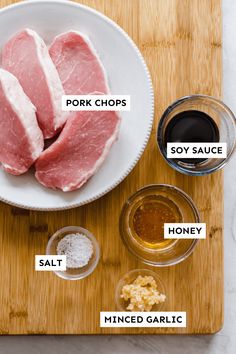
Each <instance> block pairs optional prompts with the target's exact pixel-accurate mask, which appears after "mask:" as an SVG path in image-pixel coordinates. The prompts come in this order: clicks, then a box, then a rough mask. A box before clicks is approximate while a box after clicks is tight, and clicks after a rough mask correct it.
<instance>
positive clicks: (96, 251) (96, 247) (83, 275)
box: [46, 226, 100, 280]
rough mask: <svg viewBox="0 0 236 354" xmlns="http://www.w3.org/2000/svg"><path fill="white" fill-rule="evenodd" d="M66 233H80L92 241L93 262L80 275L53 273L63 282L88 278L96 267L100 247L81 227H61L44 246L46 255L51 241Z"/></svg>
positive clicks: (94, 238) (48, 253) (61, 272)
mask: <svg viewBox="0 0 236 354" xmlns="http://www.w3.org/2000/svg"><path fill="white" fill-rule="evenodd" d="M66 231H71V232H73V231H74V233H79V232H80V233H82V234H84V235H85V236H86V237H88V238H89V239H90V241H92V244H93V248H94V255H95V260H94V262H93V263H92V264H91V266H90V267H89V268H88V269H87V270H86V271H85V272H83V273H81V274H73V275H68V274H67V273H66V271H57V270H55V271H53V272H54V273H55V274H56V275H57V276H58V277H60V278H62V279H65V280H81V279H84V278H86V277H87V276H89V275H90V274H91V273H92V272H93V271H94V270H95V269H96V267H97V265H98V262H99V259H100V246H99V243H98V241H97V239H96V237H95V236H94V235H93V234H92V233H91V232H90V231H89V230H88V229H85V228H83V227H81V226H65V227H62V228H61V229H58V230H57V231H56V232H55V233H54V234H53V235H52V236H51V237H50V238H49V240H48V243H47V246H46V255H51V252H50V248H51V246H52V243H53V241H54V240H55V239H56V238H57V237H58V236H59V235H60V234H62V233H64V232H66Z"/></svg>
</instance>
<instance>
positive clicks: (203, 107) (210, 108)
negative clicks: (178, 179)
mask: <svg viewBox="0 0 236 354" xmlns="http://www.w3.org/2000/svg"><path fill="white" fill-rule="evenodd" d="M188 110H195V111H201V112H204V113H206V114H207V115H209V116H210V117H211V118H212V119H213V120H214V122H215V124H216V125H217V127H218V130H219V142H220V143H226V144H227V156H226V158H209V159H206V160H205V161H203V162H199V163H196V164H192V163H187V162H183V161H181V160H178V159H170V158H168V157H167V146H166V141H165V132H166V128H167V126H168V124H169V123H170V121H171V120H172V118H174V117H175V116H176V115H177V114H179V113H180V112H184V111H188ZM235 126H236V119H235V116H234V114H233V112H232V111H231V110H230V109H229V107H227V106H226V105H225V104H224V103H223V102H222V101H220V100H218V99H216V98H214V97H211V96H207V95H191V96H185V97H182V98H180V99H178V100H177V101H175V102H173V103H172V104H171V105H170V106H169V107H168V108H167V109H166V110H165V112H164V113H163V115H162V117H161V119H160V122H159V125H158V129H157V142H158V146H159V149H160V152H161V154H162V156H163V157H164V159H165V160H166V161H167V163H168V164H169V165H170V166H171V167H173V168H174V169H175V170H177V171H179V172H182V173H185V174H187V175H192V176H203V175H207V174H210V173H213V172H215V171H217V170H219V169H221V168H222V167H224V166H225V164H226V163H227V162H228V161H229V159H230V157H231V156H232V154H233V152H234V149H235V142H236V129H235Z"/></svg>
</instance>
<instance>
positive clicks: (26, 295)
mask: <svg viewBox="0 0 236 354" xmlns="http://www.w3.org/2000/svg"><path fill="white" fill-rule="evenodd" d="M13 2H16V1H10V0H9V1H8V0H0V4H1V6H5V5H8V4H10V3H13ZM81 2H82V3H84V4H87V5H89V6H91V7H94V8H96V9H97V10H99V11H101V12H103V13H105V14H106V15H107V16H109V17H111V18H112V19H113V20H115V21H116V22H117V23H118V24H119V25H120V26H121V27H123V28H124V29H125V30H126V31H127V32H128V34H129V35H130V36H131V38H133V39H134V41H135V42H136V43H137V45H138V46H139V48H140V50H141V52H142V53H143V55H144V57H145V59H146V61H147V64H148V66H149V69H150V72H151V75H152V79H153V84H154V88H155V103H156V110H155V123H154V127H153V131H152V135H151V139H150V141H149V144H148V147H147V148H146V150H145V153H144V155H143V157H142V158H141V160H140V162H139V163H138V164H137V166H136V167H135V168H134V170H133V171H132V172H131V173H130V175H129V176H128V177H127V178H126V179H125V181H123V182H122V183H121V184H120V185H119V186H118V187H117V188H115V189H114V190H113V191H112V192H110V193H109V194H107V195H106V196H104V197H103V198H101V199H99V200H98V201H95V202H93V203H91V204H88V205H86V206H84V207H80V208H76V209H73V210H67V211H58V212H36V211H27V210H22V209H17V208H14V207H11V206H8V205H6V204H3V203H1V207H0V250H1V253H0V333H1V334H85V333H90V334H98V333H99V334H105V333H114V334H118V333H125V334H131V333H132V334H138V333H156V334H159V333H160V334H161V333H178V334H183V333H214V332H216V331H218V330H219V329H220V328H221V326H222V323H223V234H222V228H223V179H222V173H221V172H217V173H215V174H214V175H211V176H206V177H196V178H195V177H187V176H184V175H182V174H179V173H177V172H175V171H174V170H172V169H171V168H170V167H168V165H167V164H166V162H165V161H164V160H163V158H162V157H161V155H160V153H159V151H158V150H157V146H156V138H155V134H156V133H155V132H156V128H157V123H158V120H159V118H160V115H161V113H162V112H163V110H164V109H165V108H166V106H167V105H169V104H170V103H171V102H172V101H173V100H175V99H176V98H179V97H180V96H183V95H188V94H193V93H204V94H208V95H213V96H215V97H220V96H221V74H222V65H221V64H222V62H221V55H222V43H221V1H220V0H84V1H81ZM144 118H145V117H144ZM149 183H169V184H173V185H175V186H177V187H179V188H182V189H183V190H184V191H185V192H187V193H188V194H189V195H190V196H191V197H192V198H193V200H194V201H195V203H196V205H197V206H198V208H199V210H200V214H201V218H202V222H206V223H207V231H208V234H207V239H206V240H201V241H200V242H199V244H198V246H197V248H196V250H195V251H194V253H193V255H192V256H191V257H190V258H188V259H187V260H186V261H184V262H183V263H181V264H178V265H176V266H174V267H170V268H161V269H158V268H157V269H156V268H154V270H155V271H156V272H157V273H159V275H160V276H161V278H163V281H164V283H165V285H166V292H167V296H168V302H167V304H166V307H165V309H166V310H167V311H168V310H169V311H187V328H172V329H170V328H163V329H159V328H149V329H130V328H125V329H119V328H113V329H109V328H104V329H101V328H100V327H99V313H100V311H101V310H103V311H114V310H115V309H116V308H115V303H114V290H115V286H116V284H117V282H118V280H119V279H120V277H121V276H122V275H123V274H124V273H126V272H127V271H128V270H131V269H134V268H137V267H139V268H140V267H143V268H148V266H145V265H143V264H142V263H140V262H138V261H136V260H135V258H134V257H133V256H132V255H130V254H129V253H128V251H127V250H126V248H125V247H124V245H123V244H122V242H121V239H120V235H119V230H118V220H119V215H120V211H121V208H122V205H123V203H124V202H125V200H126V199H127V198H128V197H129V196H130V195H131V194H132V193H133V192H135V191H136V190H137V189H138V188H140V187H142V186H144V185H146V184H149ZM66 225H81V226H83V227H85V228H88V229H89V230H90V231H91V232H92V233H94V235H96V237H97V239H98V241H99V243H100V246H101V250H102V255H101V260H100V263H99V266H98V267H97V269H96V271H95V272H94V273H93V274H92V275H91V276H90V277H88V278H87V279H84V280H81V281H74V282H69V281H65V280H62V279H59V278H58V277H57V276H55V275H54V274H53V273H48V272H35V271H34V256H35V254H43V253H44V252H45V247H46V244H47V241H48V238H49V237H50V236H51V235H52V234H53V233H54V232H55V231H56V230H58V229H59V228H61V227H63V226H66Z"/></svg>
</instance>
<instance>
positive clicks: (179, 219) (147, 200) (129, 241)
mask: <svg viewBox="0 0 236 354" xmlns="http://www.w3.org/2000/svg"><path fill="white" fill-rule="evenodd" d="M198 222H200V217H199V212H198V210H197V208H196V206H195V205H194V203H193V201H192V199H191V198H190V197H189V196H188V195H187V194H186V193H185V192H183V191H182V190H181V189H179V188H177V187H174V186H171V185H167V184H152V185H147V186H145V187H143V188H142V189H140V190H138V191H137V192H136V193H134V194H133V195H132V196H131V197H130V198H129V199H128V200H127V201H126V203H125V205H124V206H123V209H122V212H121V216H120V234H121V238H122V240H123V242H124V244H125V245H126V247H127V248H128V250H129V251H130V252H131V253H132V254H133V255H135V256H136V257H137V258H138V259H140V260H141V261H142V262H144V263H146V264H149V265H152V266H156V267H164V266H170V265H175V264H177V263H180V262H181V261H183V260H185V259H186V258H187V257H188V256H189V255H190V254H191V253H192V252H193V250H194V248H195V246H196V244H197V242H198V240H197V239H165V238H164V224H165V223H198Z"/></svg>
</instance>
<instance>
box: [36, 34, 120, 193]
mask: <svg viewBox="0 0 236 354" xmlns="http://www.w3.org/2000/svg"><path fill="white" fill-rule="evenodd" d="M50 54H51V56H52V59H53V62H54V63H55V65H56V68H57V70H58V72H59V75H60V78H61V80H62V83H63V87H64V90H65V92H66V94H89V93H94V92H98V91H99V92H100V93H107V92H108V91H109V89H108V85H107V80H106V75H105V72H104V69H103V66H102V64H101V63H100V60H99V59H98V57H97V56H96V54H95V50H94V49H93V48H92V46H91V43H89V41H88V40H87V39H84V38H83V36H82V35H81V34H79V33H76V32H68V33H65V34H62V35H60V36H58V37H56V39H55V40H54V42H53V44H52V46H51V48H50ZM119 125H120V118H119V116H118V114H117V113H116V112H112V111H101V112H86V111H83V112H82V111H80V112H76V113H71V114H70V115H69V118H68V120H67V122H66V125H65V127H64V129H63V131H62V133H61V134H60V136H59V138H58V139H57V141H56V142H55V143H54V144H52V145H51V146H50V147H49V148H48V149H47V150H45V151H44V152H43V153H42V154H41V156H40V158H39V159H38V161H37V164H36V178H37V179H38V181H39V182H40V183H42V184H43V185H44V186H46V187H51V188H59V189H61V190H63V191H64V192H68V191H72V190H75V189H78V188H80V187H81V186H82V185H83V184H84V183H85V182H86V181H87V180H88V179H89V178H90V177H91V176H92V175H94V173H96V171H97V170H98V168H99V167H100V166H101V164H102V163H103V161H104V160H105V158H106V156H107V155H108V153H109V150H110V148H111V146H112V144H113V143H114V141H115V140H116V139H117V136H118V131H119Z"/></svg>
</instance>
